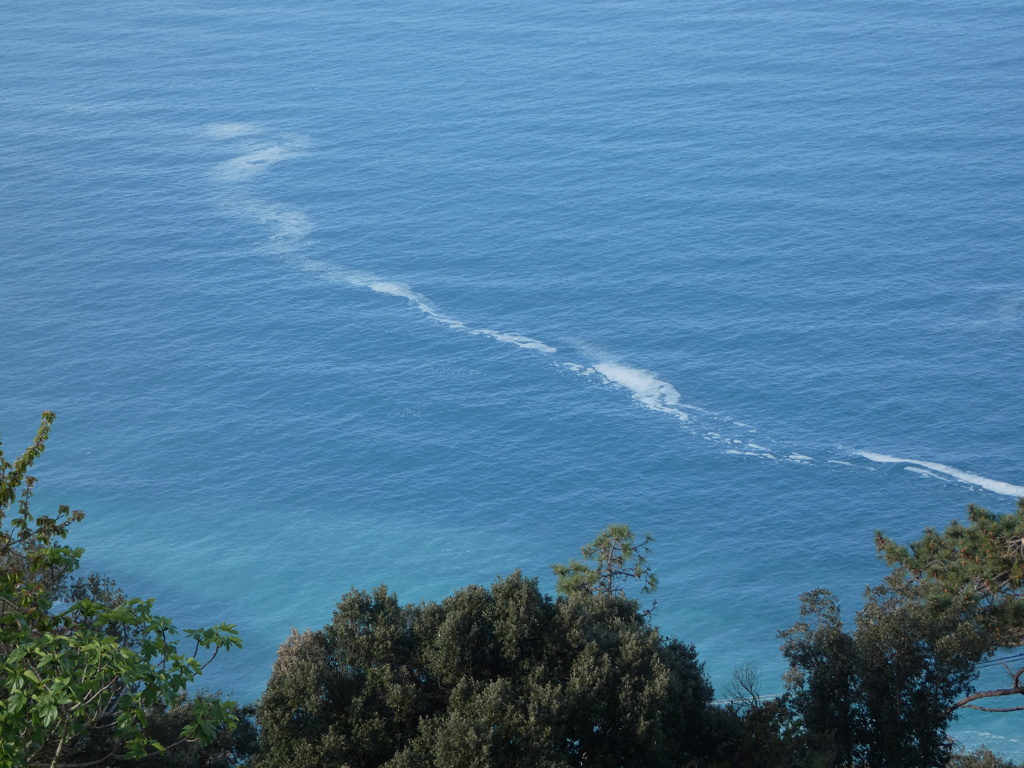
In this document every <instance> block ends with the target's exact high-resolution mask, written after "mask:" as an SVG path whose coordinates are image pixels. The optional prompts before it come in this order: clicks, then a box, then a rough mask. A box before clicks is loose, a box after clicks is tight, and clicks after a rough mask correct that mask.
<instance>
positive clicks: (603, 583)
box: [551, 524, 658, 597]
mask: <svg viewBox="0 0 1024 768" xmlns="http://www.w3.org/2000/svg"><path fill="white" fill-rule="evenodd" d="M634 539H635V537H634V535H633V531H631V530H630V528H629V526H628V525H619V524H616V525H609V526H608V527H607V528H605V529H604V530H603V531H601V533H599V534H598V536H597V538H596V539H594V540H593V541H592V542H591V543H590V544H588V545H586V546H585V547H582V548H581V549H580V551H581V552H582V554H583V561H580V560H576V559H573V560H570V561H569V564H568V565H561V564H558V563H556V564H555V565H552V566H551V570H552V571H554V573H555V576H556V577H557V581H556V584H555V589H556V590H557V592H558V594H560V595H584V594H585V595H595V594H605V595H619V596H621V597H625V596H626V589H625V587H626V585H627V584H628V583H631V582H633V581H634V580H635V581H637V582H639V583H640V591H641V593H643V594H647V593H649V592H653V591H654V590H656V589H657V588H658V578H657V576H655V575H654V571H652V570H651V569H650V567H649V566H648V565H647V556H648V555H649V554H650V553H651V543H652V542H653V541H654V537H653V536H651V535H650V534H649V533H648V534H646V535H645V536H644V537H643V539H642V540H641V541H640V542H639V543H635V542H634Z"/></svg>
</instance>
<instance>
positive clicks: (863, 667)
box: [780, 572, 985, 768]
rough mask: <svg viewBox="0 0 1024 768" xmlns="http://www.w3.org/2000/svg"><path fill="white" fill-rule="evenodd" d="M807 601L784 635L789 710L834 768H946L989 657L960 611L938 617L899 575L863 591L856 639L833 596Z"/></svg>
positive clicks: (822, 593) (814, 595) (818, 594)
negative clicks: (967, 699)
mask: <svg viewBox="0 0 1024 768" xmlns="http://www.w3.org/2000/svg"><path fill="white" fill-rule="evenodd" d="M801 602H802V607H801V611H800V615H801V619H800V621H798V622H797V623H796V624H794V625H793V626H792V627H791V628H790V629H788V630H785V631H783V632H781V633H780V635H781V637H782V638H783V640H784V643H783V646H782V652H783V655H784V656H785V657H786V658H787V659H788V660H789V663H790V669H789V672H787V674H786V678H785V680H786V686H787V689H788V691H789V703H790V705H791V707H792V708H793V710H794V711H795V713H796V714H797V715H798V717H799V718H800V720H801V722H802V723H803V726H804V728H806V729H807V731H808V732H809V733H811V734H814V735H816V736H817V737H819V738H820V740H821V741H822V742H824V743H827V744H829V745H830V747H831V750H832V753H833V763H832V764H833V765H835V766H846V765H870V766H878V767H879V768H929V767H935V768H938V766H944V765H945V764H946V762H947V760H948V759H949V757H950V755H951V750H952V745H951V743H950V741H949V739H948V738H947V737H946V726H947V725H948V723H949V721H950V719H951V718H952V716H953V708H954V704H955V703H956V701H957V700H958V699H959V697H961V696H962V695H963V694H964V693H965V692H966V691H968V690H969V689H970V685H971V683H972V681H973V680H974V678H975V676H976V674H977V672H976V669H977V662H978V661H979V660H980V658H981V657H982V655H983V654H984V649H985V641H984V638H983V637H982V636H981V635H980V634H979V633H978V632H977V631H976V629H975V627H973V626H972V625H971V624H969V623H965V622H963V621H962V618H961V617H962V606H960V605H956V604H950V605H948V606H946V607H945V609H943V610H935V607H934V606H933V605H931V604H930V603H929V602H928V600H927V599H926V596H925V595H924V594H923V593H922V591H921V590H920V588H919V587H918V586H917V585H915V584H914V583H912V582H911V581H908V580H907V579H905V578H904V577H903V575H902V574H901V573H898V572H897V573H895V574H893V575H891V576H890V577H889V578H887V579H886V581H885V582H884V583H883V584H882V585H881V586H878V587H872V588H869V589H867V590H866V592H865V595H864V607H863V608H862V609H861V610H860V611H859V612H858V613H857V616H856V623H855V626H854V628H853V629H852V631H851V630H848V629H846V627H844V625H843V622H842V619H841V616H840V610H839V605H838V602H837V601H836V599H835V597H834V596H833V595H832V594H831V593H830V592H829V591H828V590H823V589H818V590H814V591H812V592H809V593H807V594H805V595H803V596H802V598H801Z"/></svg>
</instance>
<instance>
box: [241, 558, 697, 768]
mask: <svg viewBox="0 0 1024 768" xmlns="http://www.w3.org/2000/svg"><path fill="white" fill-rule="evenodd" d="M711 693H712V692H711V687H710V685H709V684H708V682H707V679H706V678H705V676H704V673H703V668H702V665H701V664H700V663H699V662H698V661H697V657H696V653H695V651H694V649H693V647H692V646H689V645H685V644H683V643H680V642H679V641H677V640H675V639H674V638H666V637H663V636H662V635H661V634H660V633H659V632H658V630H657V629H656V628H654V627H652V626H651V625H650V624H649V622H648V621H647V619H646V617H645V616H644V615H642V614H641V613H640V612H639V611H638V609H637V605H636V603H635V602H633V601H631V600H628V599H626V598H623V597H621V596H617V595H608V594H599V595H593V596H576V597H572V598H565V597H562V598H559V599H558V600H552V599H551V598H550V597H548V596H546V595H544V594H542V593H541V592H540V590H539V588H538V586H537V581H536V579H528V578H525V577H523V576H522V575H521V574H519V573H518V572H516V573H514V574H513V575H512V576H509V577H507V578H499V579H498V580H497V581H495V582H494V583H493V584H492V585H490V586H489V587H484V586H478V585H473V586H469V587H466V588H464V589H460V590H459V591H457V592H456V593H455V594H454V595H452V596H451V597H449V598H446V599H445V600H442V601H441V602H440V603H433V602H425V603H421V604H419V605H405V606H402V605H400V604H399V602H398V599H397V598H396V596H395V595H394V594H392V593H389V592H388V591H387V589H386V588H385V587H383V586H382V587H378V588H377V589H375V590H373V591H372V592H363V591H352V592H349V593H348V594H347V595H345V596H344V598H343V599H342V600H341V602H340V603H339V604H338V607H337V610H336V611H335V613H334V619H333V621H332V622H331V624H329V625H327V626H326V627H324V628H323V629H322V630H319V631H316V632H305V633H302V634H299V633H293V634H292V637H291V638H289V640H288V641H287V642H286V643H285V644H284V645H283V646H282V647H281V650H280V651H279V653H278V658H277V661H276V663H275V665H274V670H273V672H272V674H271V678H270V682H269V684H268V686H267V691H266V693H265V695H264V696H263V698H262V700H261V702H260V704H259V706H258V710H257V711H258V722H259V725H260V728H261V734H262V736H261V738H262V741H261V744H262V750H263V757H262V758H261V760H260V762H259V763H258V764H259V765H260V766H267V767H268V768H269V766H275V767H276V768H300V767H301V768H309V767H315V766H324V767H325V768H326V766H338V765H348V766H351V768H370V766H389V767H390V768H399V767H402V768H414V767H415V768H431V766H437V767H438V768H441V767H442V766H451V767H453V768H454V767H455V766H459V767H460V768H461V767H463V766H465V767H466V768H471V767H472V766H480V767H481V768H482V767H483V766H523V767H524V768H525V767H527V766H530V767H531V768H533V767H544V766H550V767H552V768H553V767H554V766H569V765H580V764H581V763H585V764H587V765H594V766H599V767H604V766H607V768H619V766H624V765H644V766H651V767H652V768H655V767H656V766H669V765H679V764H681V763H682V762H684V761H685V759H686V757H687V756H688V755H692V754H693V753H694V752H695V751H699V749H700V747H701V744H702V739H703V734H704V731H705V722H704V721H705V717H706V714H707V709H708V705H709V702H710V701H711Z"/></svg>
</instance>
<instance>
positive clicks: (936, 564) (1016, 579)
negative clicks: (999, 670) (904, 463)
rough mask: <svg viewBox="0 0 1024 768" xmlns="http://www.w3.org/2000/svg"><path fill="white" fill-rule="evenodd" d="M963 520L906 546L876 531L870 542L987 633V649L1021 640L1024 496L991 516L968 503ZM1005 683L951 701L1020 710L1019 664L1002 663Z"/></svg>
mask: <svg viewBox="0 0 1024 768" xmlns="http://www.w3.org/2000/svg"><path fill="white" fill-rule="evenodd" d="M967 515H968V523H967V525H962V524H961V523H959V522H958V521H956V520H954V521H953V522H952V523H950V525H949V526H948V527H947V528H946V530H944V531H942V532H941V533H940V532H938V531H936V530H934V529H931V528H928V529H926V530H925V532H924V536H923V537H922V538H921V539H920V540H919V541H915V542H913V543H912V544H910V545H909V546H907V547H904V546H901V545H899V544H897V543H896V542H894V541H892V540H891V539H887V538H886V537H885V536H884V535H882V533H881V532H879V533H878V534H877V537H876V543H877V545H878V548H879V551H880V552H881V554H882V556H883V557H884V558H885V560H886V562H888V563H889V564H890V565H894V564H895V565H899V566H900V567H901V568H903V569H904V570H905V571H906V573H907V574H908V575H909V577H910V578H912V579H913V580H914V581H915V582H916V583H917V584H918V585H919V586H920V588H921V590H922V591H923V592H924V594H925V595H926V596H927V599H928V601H929V602H930V603H931V604H932V605H934V606H935V608H936V610H938V611H948V610H949V609H950V608H955V609H956V610H959V611H960V612H961V614H962V620H963V621H964V622H966V623H971V624H973V625H975V626H976V627H977V630H978V631H979V632H983V633H984V634H985V635H986V637H987V653H989V654H991V653H994V652H995V651H996V650H998V649H999V648H1012V647H1017V646H1021V645H1024V499H1018V501H1017V511H1016V512H1015V513H1013V514H1009V515H995V514H993V513H992V512H989V511H988V510H986V509H982V508H981V507H978V506H974V505H973V504H972V505H971V506H969V507H968V509H967ZM1007 671H1008V672H1009V676H1010V681H1009V685H1008V686H1007V687H1005V688H1001V689H995V690H990V691H979V692H975V693H973V694H971V695H970V696H967V697H964V699H962V700H961V701H959V702H957V706H962V707H969V708H971V709H982V710H985V711H989V712H1012V711H1017V710H1024V704H1017V703H1016V702H1019V701H1020V698H1019V697H1020V696H1022V695H1024V684H1022V682H1021V681H1022V679H1024V667H1021V666H1015V667H1014V668H1011V669H1008V670H1007ZM1000 697H1013V699H1012V700H1013V701H1014V704H1011V705H1009V706H1002V707H990V706H982V705H981V704H978V703H977V702H979V701H981V700H988V699H993V698H1000Z"/></svg>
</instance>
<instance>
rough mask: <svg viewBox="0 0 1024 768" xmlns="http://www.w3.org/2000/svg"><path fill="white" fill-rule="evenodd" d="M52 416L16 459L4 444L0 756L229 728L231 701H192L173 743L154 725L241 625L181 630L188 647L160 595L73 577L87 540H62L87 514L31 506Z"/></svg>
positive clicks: (41, 756)
mask: <svg viewBox="0 0 1024 768" xmlns="http://www.w3.org/2000/svg"><path fill="white" fill-rule="evenodd" d="M54 418H55V417H54V414H53V413H51V412H45V413H44V414H43V416H42V420H41V423H40V427H39V430H38V432H37V434H36V438H35V441H34V442H33V444H32V445H31V446H29V448H28V449H27V450H26V451H25V452H24V453H23V454H22V455H20V456H18V457H17V458H15V459H14V460H13V461H9V460H8V459H7V458H6V457H5V456H4V454H3V451H2V448H0V765H5V766H34V765H49V766H51V767H53V766H61V765H75V764H76V763H75V762H73V755H75V754H76V753H77V754H81V753H82V749H83V745H87V744H88V743H89V742H90V741H93V742H95V741H97V740H99V741H102V742H103V743H105V744H106V745H107V746H106V748H105V750H104V753H103V754H100V755H99V756H98V757H97V756H95V754H94V753H93V754H94V756H92V757H90V758H89V759H88V760H87V761H86V762H85V763H84V764H89V765H94V764H101V763H106V762H108V761H109V760H112V759H120V758H135V759H139V758H142V757H145V756H146V755H149V754H153V753H159V752H163V751H164V750H165V748H167V747H173V746H180V745H187V744H193V743H196V744H205V743H209V742H211V741H213V740H214V739H216V738H217V737H218V733H219V732H222V731H223V729H224V728H228V727H230V726H231V724H232V721H233V714H232V708H233V703H232V702H226V701H221V700H220V699H218V698H215V697H199V698H196V699H194V700H192V701H191V703H190V705H189V717H188V718H186V720H185V721H184V722H183V724H182V727H181V728H180V730H179V731H178V732H177V733H176V734H175V735H174V738H173V741H171V742H170V743H165V744H164V743H161V742H159V741H157V740H156V739H155V738H153V737H152V736H151V735H149V734H148V732H147V718H148V714H149V713H152V712H153V711H154V710H159V709H160V708H161V707H164V708H173V707H175V706H176V705H177V704H179V699H180V696H181V695H182V693H183V692H184V691H185V689H186V686H188V685H189V684H190V683H192V682H193V681H194V680H195V679H196V678H197V677H198V675H199V674H200V673H201V672H202V670H203V668H204V667H205V666H206V664H208V663H209V662H210V661H211V660H212V658H213V657H214V656H216V655H217V653H218V651H220V650H224V649H230V648H232V647H236V646H239V645H241V642H240V640H239V639H238V635H237V633H236V632H235V630H234V627H233V626H232V625H228V624H221V625H219V626H217V627H213V628H208V629H189V630H184V635H185V638H187V642H188V643H189V644H190V646H191V650H184V649H181V648H179V641H178V637H177V635H178V630H177V629H176V628H175V627H174V625H173V624H172V623H171V621H170V620H169V619H167V618H165V617H163V616H159V615H157V614H155V613H154V612H153V601H152V600H139V599H131V598H124V597H123V595H121V596H118V595H119V593H117V594H115V592H114V590H113V588H112V585H111V584H109V583H103V582H102V581H99V582H94V583H92V584H90V583H89V580H85V581H84V582H78V583H77V584H73V585H72V586H70V587H68V586H67V584H68V579H69V578H70V577H71V576H72V574H73V573H74V571H75V570H76V569H77V568H78V565H79V560H80V558H81V556H82V554H83V550H82V549H81V548H72V547H69V546H67V545H65V544H64V543H63V542H64V540H65V539H66V537H67V535H68V529H69V527H70V526H71V524H72V523H75V522H78V521H79V520H81V519H82V518H83V517H84V516H83V514H82V512H80V511H77V510H75V511H72V510H71V509H70V508H69V507H67V506H61V507H60V508H59V509H58V510H57V513H56V514H55V515H54V516H52V517H50V516H45V515H39V516H36V515H34V514H33V513H32V511H31V509H30V500H31V497H32V494H33V491H34V489H35V487H36V484H37V480H36V478H35V477H33V476H32V475H30V474H29V472H30V470H31V468H32V465H33V463H34V462H35V461H36V460H37V459H38V458H39V457H40V456H41V455H42V453H43V451H44V449H45V447H46V441H47V438H48V436H49V433H50V428H51V425H52V424H53V420H54ZM61 597H70V598H71V599H72V601H71V602H70V603H66V602H58V601H59V599H60V598H61ZM106 598H110V599H106ZM203 652H205V653H206V659H205V661H201V660H200V654H201V653H203Z"/></svg>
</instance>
